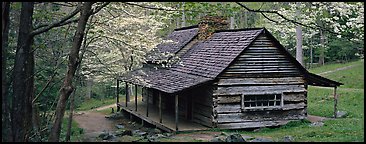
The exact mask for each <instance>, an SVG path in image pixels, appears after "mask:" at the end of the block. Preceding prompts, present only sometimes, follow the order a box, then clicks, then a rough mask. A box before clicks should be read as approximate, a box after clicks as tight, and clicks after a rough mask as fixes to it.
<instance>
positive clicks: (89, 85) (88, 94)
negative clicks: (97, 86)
mask: <svg viewBox="0 0 366 144" xmlns="http://www.w3.org/2000/svg"><path fill="white" fill-rule="evenodd" d="M86 89H87V91H86V99H90V98H91V91H92V79H87V80H86Z"/></svg>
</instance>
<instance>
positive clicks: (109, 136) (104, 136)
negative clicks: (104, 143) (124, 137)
mask: <svg viewBox="0 0 366 144" xmlns="http://www.w3.org/2000/svg"><path fill="white" fill-rule="evenodd" d="M98 137H100V138H102V139H103V140H108V139H110V138H112V137H114V136H113V135H112V134H110V133H109V132H106V131H103V132H102V133H101V134H99V136H98Z"/></svg>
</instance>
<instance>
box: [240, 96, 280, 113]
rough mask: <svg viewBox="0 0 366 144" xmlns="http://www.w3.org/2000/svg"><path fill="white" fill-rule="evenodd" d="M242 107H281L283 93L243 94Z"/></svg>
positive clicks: (243, 108)
mask: <svg viewBox="0 0 366 144" xmlns="http://www.w3.org/2000/svg"><path fill="white" fill-rule="evenodd" d="M241 98H242V99H241V101H242V103H241V109H242V110H245V109H262V108H280V107H282V106H283V101H282V95H281V94H266V95H242V96H241Z"/></svg>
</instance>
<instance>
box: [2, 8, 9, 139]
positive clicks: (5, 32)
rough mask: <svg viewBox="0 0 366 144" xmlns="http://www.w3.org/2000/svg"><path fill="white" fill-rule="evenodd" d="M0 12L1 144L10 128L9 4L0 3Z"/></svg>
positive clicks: (7, 137) (6, 137) (7, 136)
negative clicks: (7, 69) (8, 75)
mask: <svg viewBox="0 0 366 144" xmlns="http://www.w3.org/2000/svg"><path fill="white" fill-rule="evenodd" d="M1 6H2V7H1V8H2V12H1V17H2V18H1V26H2V27H1V36H2V38H1V42H2V47H1V62H2V63H1V80H2V83H1V86H2V87H1V88H2V91H1V98H2V105H1V106H2V110H3V112H2V115H1V116H2V119H1V122H2V142H9V141H11V137H10V136H11V128H10V112H9V111H10V110H9V105H8V104H9V101H8V96H7V91H8V85H7V80H6V55H7V52H6V50H7V49H8V38H9V11H10V2H2V5H1Z"/></svg>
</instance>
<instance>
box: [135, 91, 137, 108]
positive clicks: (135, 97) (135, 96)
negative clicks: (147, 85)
mask: <svg viewBox="0 0 366 144" xmlns="http://www.w3.org/2000/svg"><path fill="white" fill-rule="evenodd" d="M135 111H137V85H135Z"/></svg>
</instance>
